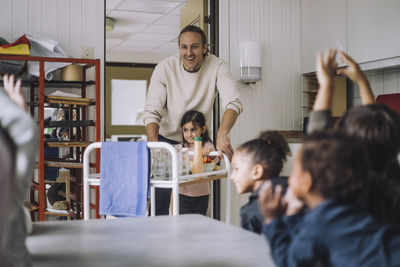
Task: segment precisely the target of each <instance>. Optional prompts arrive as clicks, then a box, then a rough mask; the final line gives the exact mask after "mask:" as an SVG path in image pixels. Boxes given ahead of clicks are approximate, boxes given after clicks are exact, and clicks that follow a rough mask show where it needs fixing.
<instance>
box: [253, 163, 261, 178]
mask: <svg viewBox="0 0 400 267" xmlns="http://www.w3.org/2000/svg"><path fill="white" fill-rule="evenodd" d="M263 176H264V167H263V166H262V165H261V164H256V165H254V166H253V169H252V173H251V177H252V178H253V179H254V180H259V179H261V178H262V177H263Z"/></svg>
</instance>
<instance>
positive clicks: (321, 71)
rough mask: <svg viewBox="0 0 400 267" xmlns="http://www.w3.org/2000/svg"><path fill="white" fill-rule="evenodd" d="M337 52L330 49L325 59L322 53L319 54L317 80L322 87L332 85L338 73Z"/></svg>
mask: <svg viewBox="0 0 400 267" xmlns="http://www.w3.org/2000/svg"><path fill="white" fill-rule="evenodd" d="M336 68H337V63H336V50H334V49H329V50H328V51H327V52H326V53H325V57H323V56H322V54H321V53H318V54H317V79H318V83H319V84H320V86H325V85H330V84H331V83H332V79H333V75H334V73H335V71H336Z"/></svg>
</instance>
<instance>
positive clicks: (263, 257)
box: [27, 214, 274, 267]
mask: <svg viewBox="0 0 400 267" xmlns="http://www.w3.org/2000/svg"><path fill="white" fill-rule="evenodd" d="M27 246H28V249H29V251H30V252H31V254H32V259H33V266H37V267H45V266H49V267H50V266H51V267H53V266H56V267H57V266H76V267H79V266H85V267H86V266H99V267H101V266H107V267H109V266H223V267H227V266H238V267H239V266H241V267H242V266H252V267H257V266H274V264H273V261H272V258H271V256H270V251H269V247H268V244H267V241H266V239H265V238H264V237H263V236H260V235H257V234H254V233H251V232H249V231H246V230H243V229H241V228H239V227H236V226H232V225H228V224H225V223H222V222H220V221H216V220H214V219H211V218H209V217H206V216H202V215H194V214H190V215H180V216H156V217H140V218H120V219H109V220H105V219H102V220H88V221H68V222H67V221H65V222H37V223H34V224H33V233H32V235H30V236H29V237H28V238H27Z"/></svg>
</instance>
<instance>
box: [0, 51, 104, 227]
mask: <svg viewBox="0 0 400 267" xmlns="http://www.w3.org/2000/svg"><path fill="white" fill-rule="evenodd" d="M0 60H15V61H36V62H38V63H39V73H40V75H39V78H38V80H24V81H22V86H24V87H28V88H29V98H30V100H29V102H28V104H29V108H30V113H31V114H32V116H33V117H35V114H36V112H37V119H38V125H39V148H38V157H37V164H36V166H37V169H38V179H37V180H38V181H35V179H33V182H32V186H31V194H30V207H31V209H30V210H31V212H32V213H33V212H36V211H37V212H38V213H39V220H40V221H44V220H45V215H57V216H67V217H69V218H77V219H79V218H81V217H82V190H81V187H82V166H83V165H82V158H83V153H84V150H85V149H86V147H87V146H88V145H89V144H90V143H91V142H99V141H100V60H99V59H76V58H50V57H30V56H17V55H0ZM48 62H63V63H71V64H72V63H74V64H80V65H82V66H83V81H82V82H75V81H58V80H57V81H54V80H52V81H46V80H45V71H44V70H45V64H46V63H48ZM91 68H94V76H95V77H94V80H92V81H87V80H86V77H87V70H88V69H91ZM46 88H59V89H60V90H62V91H65V92H68V90H69V89H71V88H75V89H80V97H78V98H75V97H59V96H50V95H46V92H45V89H46ZM91 89H94V90H95V91H94V99H88V98H86V95H87V90H91ZM35 93H37V97H35ZM90 106H95V112H94V114H93V115H91V117H92V118H89V107H90ZM45 107H57V108H62V109H64V112H68V113H69V118H71V119H72V118H73V116H72V115H73V110H76V120H69V121H50V122H45V121H44V109H45ZM49 127H67V128H68V131H69V137H70V138H69V140H67V141H66V140H62V141H61V140H60V141H45V136H44V132H45V128H49ZM90 127H92V128H94V138H92V139H94V140H89V128H90ZM74 128H75V129H76V131H75V135H74V134H73V132H74V131H73V129H74ZM45 146H47V147H59V148H62V147H66V148H69V150H70V156H72V159H46V160H45V155H44V148H45ZM99 159H100V154H99V153H96V162H99ZM45 166H48V167H63V168H66V169H68V170H69V177H68V180H69V181H68V184H69V182H71V183H72V184H74V186H73V187H74V189H73V190H72V191H71V192H67V200H68V199H70V203H69V204H70V208H69V210H67V211H61V210H60V211H58V210H53V209H47V207H46V206H47V205H46V203H47V201H46V189H45V183H46V181H45V179H44V178H45ZM93 167H95V168H96V170H97V171H99V166H97V165H94V166H93ZM71 187H72V186H71ZM71 189H72V188H71ZM35 191H38V198H37V199H36V197H35Z"/></svg>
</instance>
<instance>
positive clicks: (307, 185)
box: [301, 171, 312, 193]
mask: <svg viewBox="0 0 400 267" xmlns="http://www.w3.org/2000/svg"><path fill="white" fill-rule="evenodd" d="M301 187H302V189H303V192H305V193H310V192H311V188H312V177H311V173H310V172H309V171H304V173H303V176H302V182H301Z"/></svg>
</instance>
